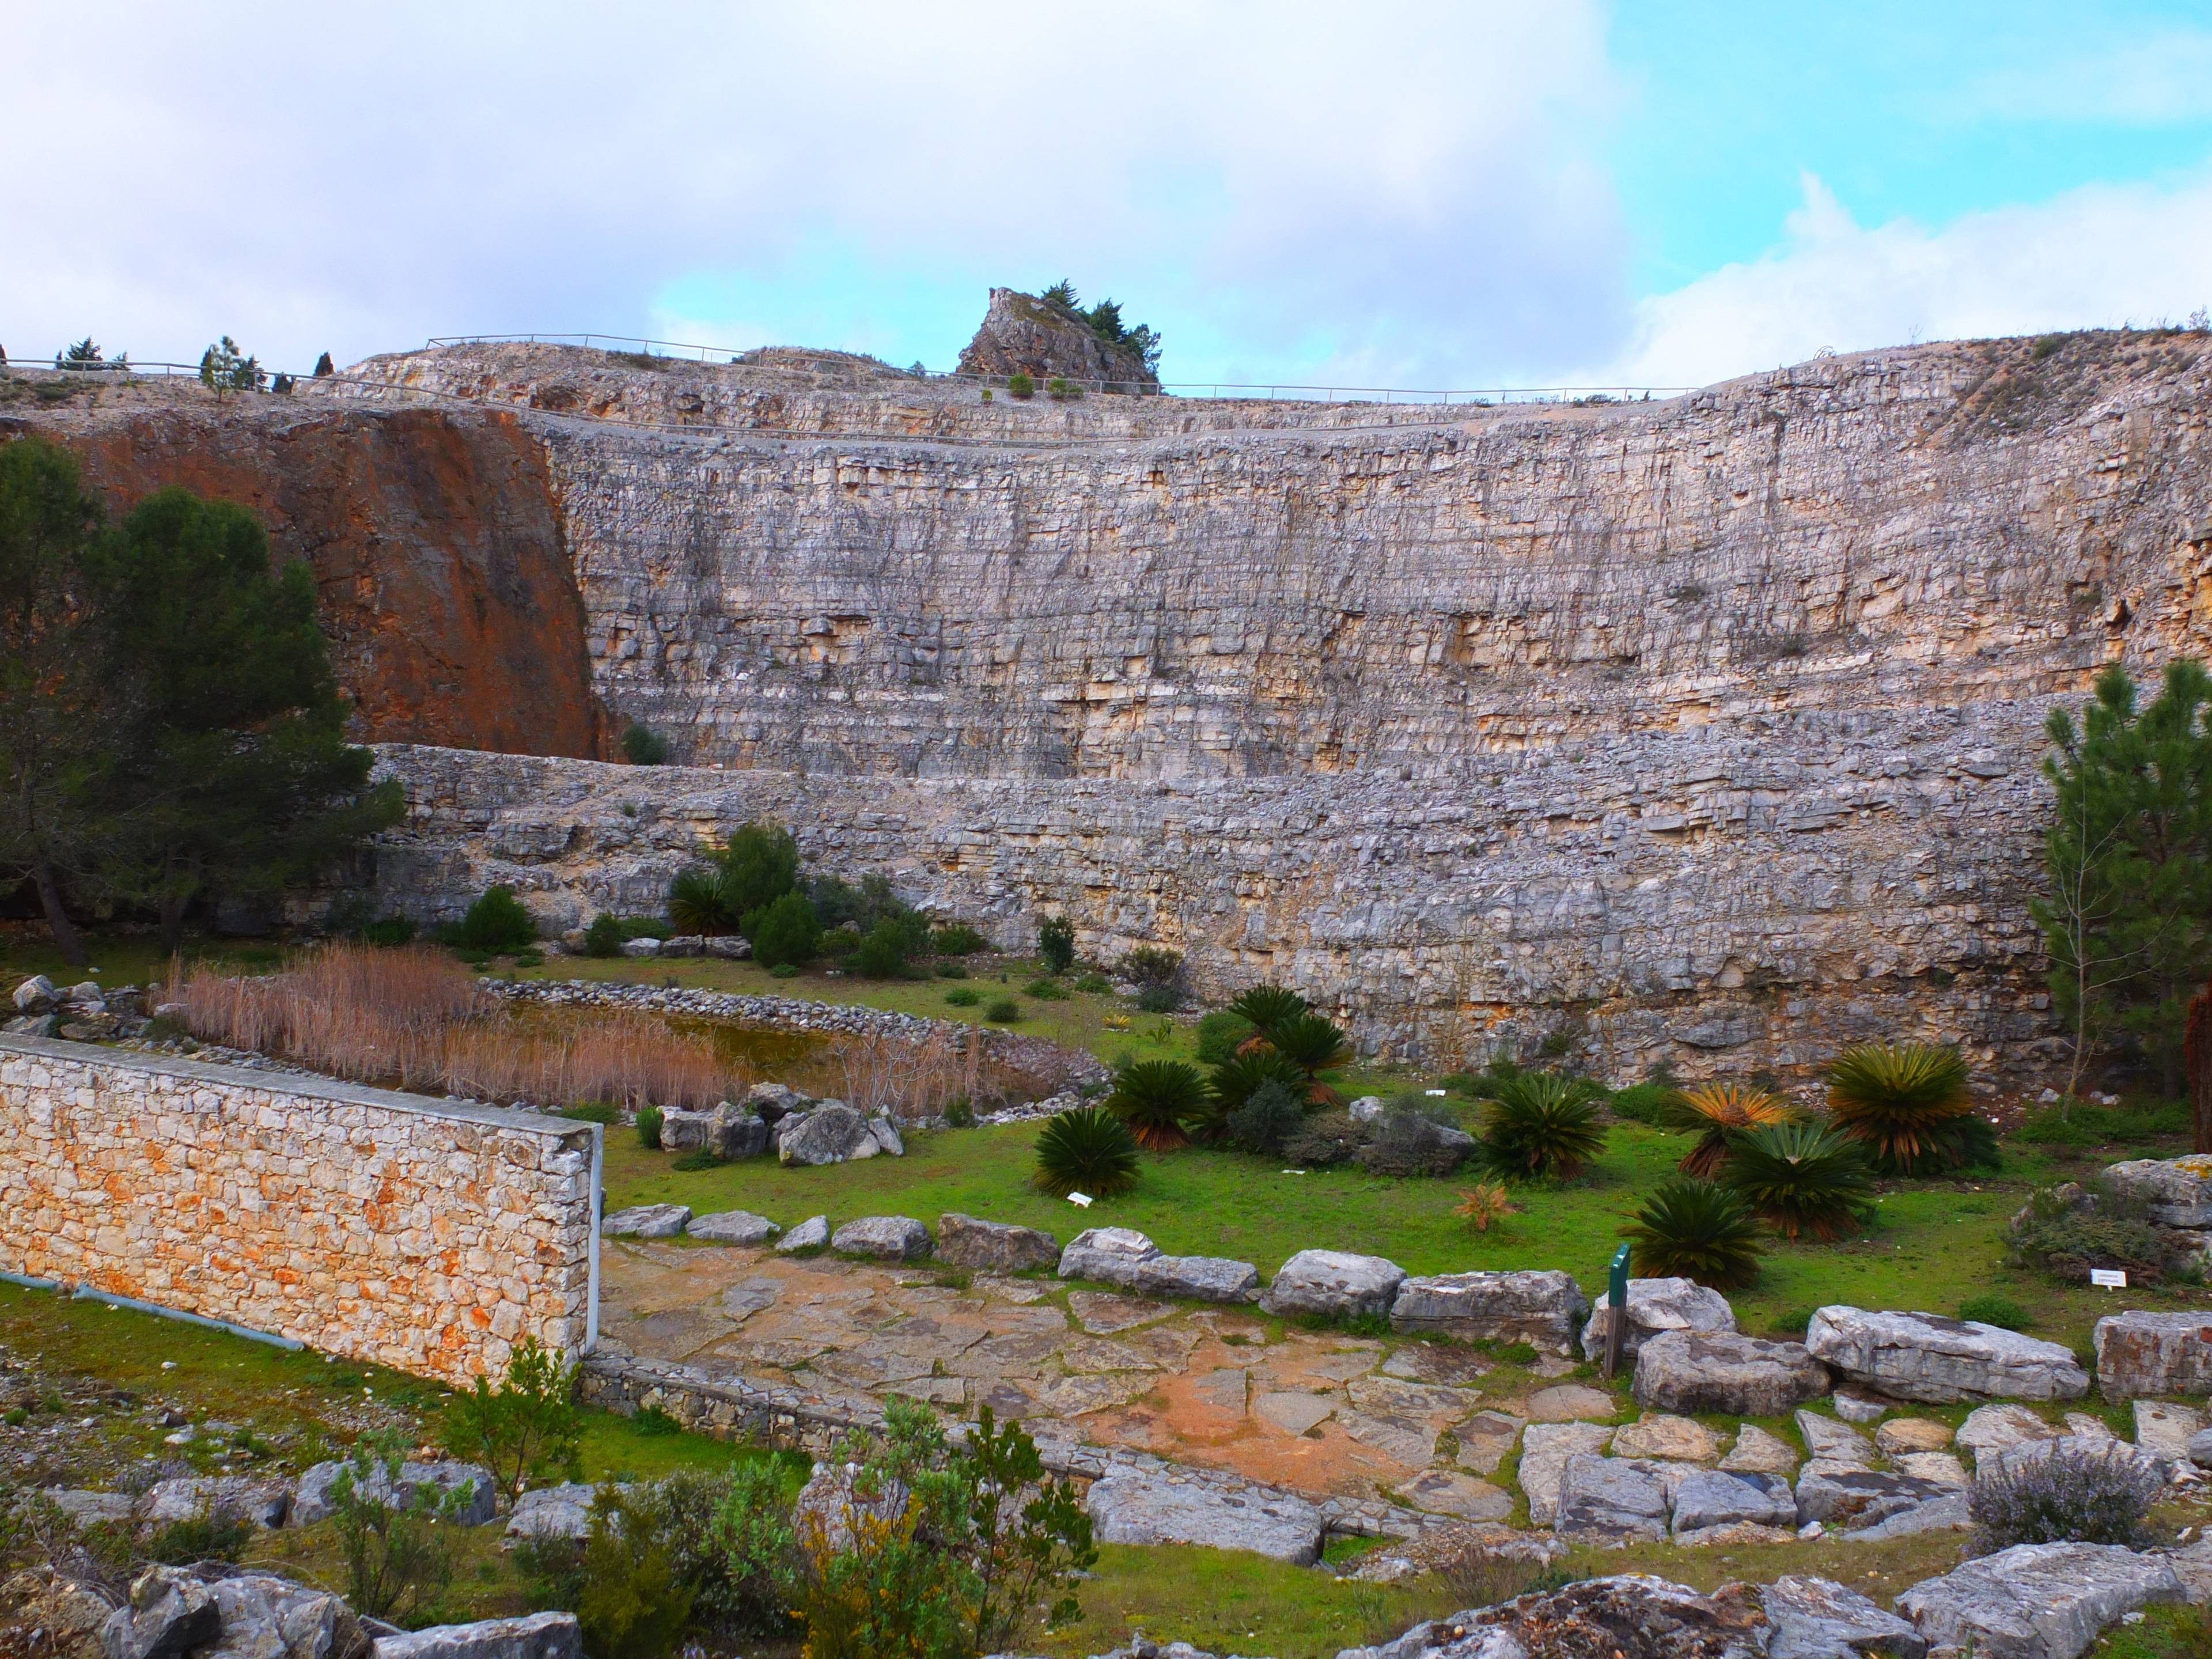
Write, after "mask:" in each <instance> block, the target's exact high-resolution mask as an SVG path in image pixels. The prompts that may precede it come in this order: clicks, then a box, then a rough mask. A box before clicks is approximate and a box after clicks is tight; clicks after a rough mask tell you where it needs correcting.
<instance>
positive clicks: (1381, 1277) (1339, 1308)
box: [1260, 1250, 1406, 1319]
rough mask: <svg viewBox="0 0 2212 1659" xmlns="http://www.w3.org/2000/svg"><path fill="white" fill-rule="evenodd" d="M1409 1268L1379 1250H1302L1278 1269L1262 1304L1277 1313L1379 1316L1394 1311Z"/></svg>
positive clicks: (1330, 1317)
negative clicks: (1364, 1252) (1360, 1252)
mask: <svg viewBox="0 0 2212 1659" xmlns="http://www.w3.org/2000/svg"><path fill="white" fill-rule="evenodd" d="M1405 1281H1406V1270H1405V1269H1404V1268H1403V1267H1400V1266H1399V1265H1398V1264H1397V1263H1396V1262H1395V1261H1386V1260H1384V1259H1383V1257H1382V1256H1379V1255H1350V1254H1348V1253H1346V1252H1345V1251H1343V1250H1300V1251H1299V1252H1298V1253H1297V1255H1294V1256H1292V1257H1291V1259H1290V1260H1289V1261H1285V1263H1283V1265H1282V1267H1281V1269H1280V1270H1279V1272H1277V1273H1276V1274H1275V1278H1274V1282H1273V1284H1271V1285H1268V1286H1267V1294H1266V1295H1264V1296H1262V1297H1261V1298H1260V1306H1261V1308H1262V1309H1263V1310H1266V1311H1267V1312H1268V1313H1271V1314H1274V1315H1277V1316H1290V1315H1293V1314H1318V1315H1320V1316H1322V1317H1323V1318H1326V1319H1364V1318H1374V1317H1380V1316H1384V1315H1387V1314H1388V1313H1389V1311H1390V1305H1391V1304H1392V1303H1393V1302H1395V1300H1396V1299H1397V1295H1398V1286H1399V1285H1402V1284H1404V1283H1405Z"/></svg>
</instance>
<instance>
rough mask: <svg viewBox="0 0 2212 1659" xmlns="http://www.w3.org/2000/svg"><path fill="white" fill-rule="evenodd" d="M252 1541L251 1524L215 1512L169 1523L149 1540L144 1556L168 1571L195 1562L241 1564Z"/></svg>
mask: <svg viewBox="0 0 2212 1659" xmlns="http://www.w3.org/2000/svg"><path fill="white" fill-rule="evenodd" d="M252 1541H253V1523H252V1522H251V1521H248V1520H246V1518H245V1517H244V1516H237V1515H224V1514H222V1513H221V1512H220V1511H219V1510H216V1511H211V1512H210V1513H208V1514H206V1515H197V1516H190V1517H188V1518H186V1519H185V1520H182V1521H172V1522H168V1523H167V1525H166V1526H163V1527H161V1528H159V1529H158V1530H157V1531H155V1534H154V1535H153V1536H152V1537H151V1538H149V1539H148V1540H147V1541H146V1543H145V1546H144V1551H143V1553H144V1554H145V1557H146V1559H148V1560H149V1561H159V1562H160V1563H161V1565H163V1566H166V1567H189V1566H190V1565H192V1563H193V1562H195V1561H237V1560H240V1559H243V1558H244V1556H245V1554H246V1547H247V1546H248V1545H250V1544H251V1543H252Z"/></svg>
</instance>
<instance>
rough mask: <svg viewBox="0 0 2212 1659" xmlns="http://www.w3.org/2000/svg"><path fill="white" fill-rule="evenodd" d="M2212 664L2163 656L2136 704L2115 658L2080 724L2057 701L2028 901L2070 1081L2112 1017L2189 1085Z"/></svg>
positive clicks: (2163, 1076) (2203, 893) (2206, 882)
mask: <svg viewBox="0 0 2212 1659" xmlns="http://www.w3.org/2000/svg"><path fill="white" fill-rule="evenodd" d="M2208 705H2212V676H2208V675H2207V674H2206V672H2205V671H2204V667H2203V665H2202V664H2201V663H2198V662H2196V661H2193V660H2187V659H2185V660H2182V661H2178V662H2173V663H2170V664H2168V665H2167V666H2166V674H2165V678H2164V682H2163V684H2162V685H2161V687H2160V691H2159V695H2158V696H2156V697H2155V698H2154V699H2153V700H2152V702H2150V703H2149V705H2148V707H2146V708H2141V709H2138V708H2137V707H2136V687H2135V684H2134V682H2133V681H2132V680H2131V679H2130V678H2129V677H2128V674H2127V672H2126V671H2125V670H2124V669H2123V668H2121V667H2119V666H2118V665H2117V664H2116V665H2113V666H2112V667H2110V668H2107V669H2106V671H2104V673H2102V674H2101V675H2100V676H2099V677H2098V679H2097V684H2096V688H2095V696H2094V697H2093V699H2092V701H2091V702H2090V703H2089V705H2088V706H2087V708H2085V709H2084V710H2083V711H2082V715H2081V723H2080V725H2079V726H2076V725H2075V720H2074V719H2073V717H2072V716H2071V715H2069V714H2068V713H2067V711H2066V710H2064V709H2063V708H2060V709H2053V710H2052V711H2051V719H2050V721H2049V723H2048V725H2047V726H2046V727H2045V730H2046V732H2047V733H2048V735H2049V737H2050V739H2051V747H2052V749H2053V750H2054V751H2055V752H2054V753H2053V754H2052V755H2051V756H2050V757H2048V758H2047V759H2046V760H2045V763H2044V775H2045V776H2046V777H2047V778H2049V779H2050V781H2051V785H2052V787H2053V788H2054V790H2055V791H2056V793H2057V810H2056V811H2055V812H2054V814H2053V817H2052V820H2051V827H2050V829H2049V830H2048V831H2047V832H2046V834H2045V848H2044V851H2045V869H2046V871H2047V872H2048V874H2049V877H2050V881H2051V891H2050V895H2049V896H2048V897H2046V898H2044V899H2041V900H2039V901H2037V902H2035V903H2034V904H2033V906H2032V907H2031V908H2032V909H2033V913H2034V915H2035V918H2036V921H2037V922H2038V923H2039V925H2040V926H2041V927H2042V928H2043V932H2044V938H2045V945H2046V947H2047V948H2048V950H2049V951H2050V955H2051V978H2050V984H2051V997H2052V1000H2053V1001H2054V1003H2055V1004H2056V1005H2057V1010H2058V1012H2059V1014H2060V1017H2061V1018H2063V1019H2064V1020H2065V1021H2066V1023H2067V1026H2068V1029H2069V1038H2070V1041H2071V1043H2072V1047H2073V1049H2074V1069H2073V1073H2072V1077H2071V1079H2070V1080H2069V1092H2071V1091H2073V1089H2074V1088H2075V1087H2077V1086H2078V1085H2079V1082H2080V1079H2081V1071H2082V1069H2083V1067H2084V1066H2085V1065H2086V1064H2087V1061H2088V1060H2089V1058H2090V1056H2091V1055H2093V1054H2094V1053H2096V1052H2097V1051H2098V1049H2099V1048H2100V1047H2101V1046H2102V1045H2103V1043H2104V1042H2105V1041H2106V1039H2107V1038H2108V1037H2109V1036H2110V1035H2111V1034H2112V1033H2113V1032H2114V1030H2120V1031H2124V1032H2125V1033H2127V1034H2128V1036H2130V1038H2131V1039H2132V1040H2133V1041H2134V1042H2135V1043H2136V1045H2137V1046H2138V1047H2139V1048H2141V1050H2142V1054H2144V1056H2145V1058H2146V1059H2147V1060H2149V1061H2150V1062H2151V1063H2152V1064H2153V1065H2154V1066H2156V1067H2157V1070H2158V1075H2159V1079H2160V1085H2161V1086H2162V1088H2163V1090H2164V1091H2165V1093H2166V1096H2167V1097H2172V1095H2173V1094H2174V1093H2175V1092H2176V1091H2178V1090H2179V1087H2180V1084H2181V1076H2182V1068H2181V1058H2182V1056H2181V1047H2182V1036H2183V1030H2184V1025H2185V1020H2186V1018H2187V1011H2188V1004H2189V1000H2190V998H2191V995H2192V994H2194V993H2195V991H2196V989H2197V987H2198V986H2199V985H2201V984H2203V982H2204V980H2205V977H2206V975H2207V972H2208V970H2212V724H2208V720H2207V715H2208V713H2212V708H2208ZM2208 1150H2212V1149H2208Z"/></svg>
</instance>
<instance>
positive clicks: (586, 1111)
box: [561, 1100, 622, 1124]
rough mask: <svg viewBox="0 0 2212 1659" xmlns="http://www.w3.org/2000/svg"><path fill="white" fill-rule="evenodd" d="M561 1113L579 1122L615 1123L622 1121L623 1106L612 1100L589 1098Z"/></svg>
mask: <svg viewBox="0 0 2212 1659" xmlns="http://www.w3.org/2000/svg"><path fill="white" fill-rule="evenodd" d="M561 1115H562V1117H565V1118H568V1119H569V1120H570V1121H574V1122H577V1123H606V1124H614V1123H619V1122H621V1121H622V1108H621V1107H619V1106H617V1105H616V1104H615V1103H613V1102H612V1101H607V1100H587V1101H585V1102H584V1103H582V1104H581V1105H579V1106H571V1107H568V1108H567V1109H565V1110H563V1111H562V1114H561Z"/></svg>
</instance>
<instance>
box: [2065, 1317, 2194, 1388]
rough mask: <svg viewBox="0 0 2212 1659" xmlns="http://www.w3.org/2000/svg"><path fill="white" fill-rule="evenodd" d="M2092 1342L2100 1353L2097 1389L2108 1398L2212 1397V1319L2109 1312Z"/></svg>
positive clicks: (2097, 1327)
mask: <svg viewBox="0 0 2212 1659" xmlns="http://www.w3.org/2000/svg"><path fill="white" fill-rule="evenodd" d="M2091 1340H2092V1341H2093V1342H2094V1343H2095V1345H2096V1349H2097V1389H2098V1391H2099V1392H2100V1393H2101V1394H2102V1395H2104V1396H2105V1398H2106V1399H2107V1400H2132V1399H2136V1398H2138V1397H2140V1396H2142V1395H2177V1394H2199V1395H2201V1394H2212V1317H2207V1316H2205V1315H2203V1314H2194V1313H2143V1312H2139V1311H2130V1312H2127V1313H2118V1314H2107V1315H2106V1316H2105V1317H2104V1318H2102V1319H2100V1320H2099V1321H2098V1322H2097V1326H2096V1329H2095V1331H2094V1332H2093V1334H2092V1337H2091Z"/></svg>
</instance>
